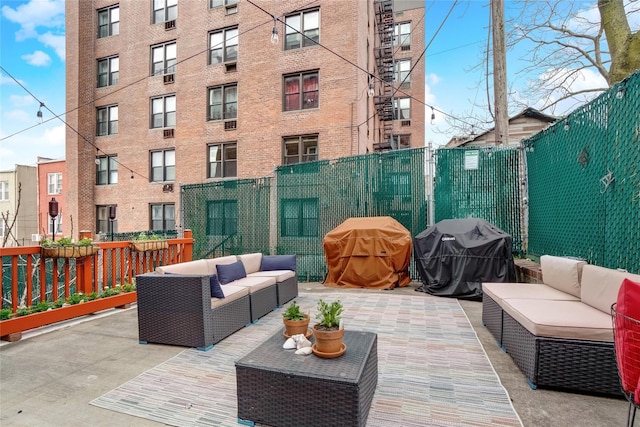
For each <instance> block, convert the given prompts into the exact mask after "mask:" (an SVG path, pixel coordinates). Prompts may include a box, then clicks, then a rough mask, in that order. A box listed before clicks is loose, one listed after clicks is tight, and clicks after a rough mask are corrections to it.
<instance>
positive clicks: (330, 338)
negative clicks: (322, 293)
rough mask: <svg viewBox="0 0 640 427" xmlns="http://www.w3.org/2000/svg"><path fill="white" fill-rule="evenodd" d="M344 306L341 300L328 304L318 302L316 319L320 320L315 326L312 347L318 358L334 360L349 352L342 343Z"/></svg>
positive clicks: (322, 301)
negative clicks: (333, 358)
mask: <svg viewBox="0 0 640 427" xmlns="http://www.w3.org/2000/svg"><path fill="white" fill-rule="evenodd" d="M342 310H343V306H342V303H341V302H340V300H336V301H333V302H332V303H327V302H325V301H324V300H322V299H320V300H319V301H318V313H317V314H316V319H318V320H319V322H318V323H316V324H315V325H314V326H313V335H314V337H315V341H316V342H315V344H314V345H313V347H312V350H313V353H314V354H315V355H316V356H319V357H324V358H332V357H338V356H342V355H343V354H344V352H345V351H346V350H347V346H346V345H345V344H344V343H343V342H342V337H343V336H344V328H343V327H342V322H341V318H342Z"/></svg>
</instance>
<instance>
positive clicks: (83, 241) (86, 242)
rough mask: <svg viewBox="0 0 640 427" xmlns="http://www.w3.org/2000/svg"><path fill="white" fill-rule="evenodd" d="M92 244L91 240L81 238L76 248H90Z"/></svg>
mask: <svg viewBox="0 0 640 427" xmlns="http://www.w3.org/2000/svg"><path fill="white" fill-rule="evenodd" d="M92 244H93V240H91V239H90V238H88V237H83V238H82V239H80V240H78V243H77V245H78V246H91V245H92Z"/></svg>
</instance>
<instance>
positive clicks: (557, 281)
mask: <svg viewBox="0 0 640 427" xmlns="http://www.w3.org/2000/svg"><path fill="white" fill-rule="evenodd" d="M585 264H586V262H585V261H578V260H575V259H570V258H564V257H557V256H551V255H542V256H541V257H540V268H541V269H542V281H543V282H544V283H545V284H546V285H549V286H551V287H552V288H556V289H558V290H560V291H562V292H566V293H568V294H571V295H573V296H575V297H578V298H579V297H580V275H581V274H582V267H583V266H584V265H585Z"/></svg>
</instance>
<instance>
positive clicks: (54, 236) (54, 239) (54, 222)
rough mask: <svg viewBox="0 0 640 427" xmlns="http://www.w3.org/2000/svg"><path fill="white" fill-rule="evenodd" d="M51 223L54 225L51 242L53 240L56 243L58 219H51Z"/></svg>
mask: <svg viewBox="0 0 640 427" xmlns="http://www.w3.org/2000/svg"><path fill="white" fill-rule="evenodd" d="M51 223H52V234H53V236H52V238H51V240H53V241H54V242H55V241H56V217H55V216H54V217H51Z"/></svg>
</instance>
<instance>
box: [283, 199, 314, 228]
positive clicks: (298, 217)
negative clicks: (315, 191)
mask: <svg viewBox="0 0 640 427" xmlns="http://www.w3.org/2000/svg"><path fill="white" fill-rule="evenodd" d="M281 233H282V235H283V236H291V237H317V236H318V199H283V200H282V221H281Z"/></svg>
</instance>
